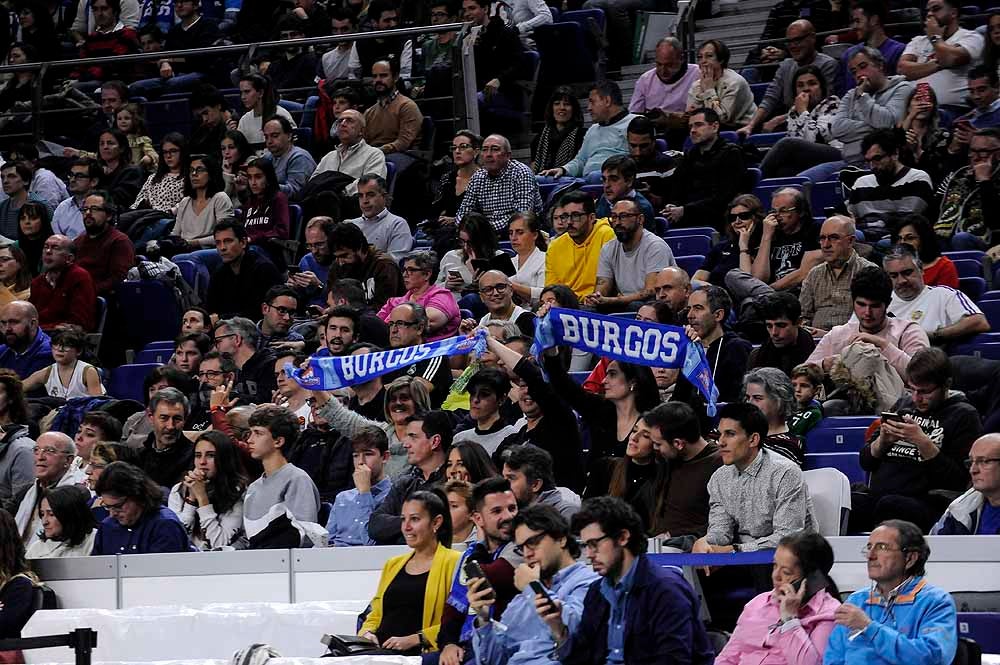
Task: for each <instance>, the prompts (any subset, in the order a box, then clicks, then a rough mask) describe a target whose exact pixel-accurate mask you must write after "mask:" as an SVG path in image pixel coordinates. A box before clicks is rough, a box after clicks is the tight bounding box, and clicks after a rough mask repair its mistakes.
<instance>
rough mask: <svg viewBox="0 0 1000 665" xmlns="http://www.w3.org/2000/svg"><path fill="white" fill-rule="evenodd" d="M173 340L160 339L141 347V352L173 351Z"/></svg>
mask: <svg viewBox="0 0 1000 665" xmlns="http://www.w3.org/2000/svg"><path fill="white" fill-rule="evenodd" d="M173 348H174V340H172V339H161V340H157V341H155V342H150V343H149V344H147V345H146V346H144V347H142V350H143V351H149V350H150V349H171V350H172V349H173Z"/></svg>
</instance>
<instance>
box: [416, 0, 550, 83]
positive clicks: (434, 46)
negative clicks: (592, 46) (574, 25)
mask: <svg viewBox="0 0 1000 665" xmlns="http://www.w3.org/2000/svg"><path fill="white" fill-rule="evenodd" d="M458 4H459V3H458V2H456V1H455V0H432V2H431V3H430V7H429V9H430V17H431V25H446V24H448V23H456V22H458V16H457V14H456V11H457V9H458ZM546 9H548V7H546ZM549 14H550V15H551V12H549ZM457 36H458V33H457V32H439V33H437V34H436V35H430V36H428V37H427V38H426V39H424V41H423V43H422V44H421V50H422V52H423V56H424V71H425V72H428V73H429V72H430V71H431V70H432V69H435V68H440V69H441V70H443V71H446V72H448V73H449V74H450V73H451V63H452V60H451V59H452V53H453V52H454V50H455V49H456V41H455V37H457ZM429 96H433V95H429Z"/></svg>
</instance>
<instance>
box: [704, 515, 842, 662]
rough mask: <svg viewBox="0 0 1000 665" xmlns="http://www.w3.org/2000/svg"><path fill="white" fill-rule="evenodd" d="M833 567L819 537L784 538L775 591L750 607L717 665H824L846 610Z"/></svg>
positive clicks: (803, 533)
mask: <svg viewBox="0 0 1000 665" xmlns="http://www.w3.org/2000/svg"><path fill="white" fill-rule="evenodd" d="M832 567H833V548H831V547H830V543H828V542H827V540H826V538H824V537H823V536H821V535H819V534H818V533H815V532H812V531H800V532H798V533H795V534H792V535H791V536H785V537H784V538H782V539H781V541H780V542H779V543H778V549H777V550H775V552H774V568H773V570H772V571H771V582H772V584H773V585H774V589H773V590H772V591H767V592H765V593H762V594H760V595H759V596H757V597H756V598H754V599H753V600H751V601H750V602H749V603H747V604H746V607H744V608H743V613H742V614H740V618H739V620H738V621H737V622H736V629H735V630H734V631H733V635H732V637H730V638H729V642H727V643H726V646H725V648H724V649H723V650H722V652H721V653H720V654H719V655H718V656H716V657H715V663H716V665H740V663H775V664H777V663H788V665H820V664H821V663H822V662H823V654H824V652H825V651H826V644H827V642H828V641H829V639H830V633H831V632H832V631H833V626H834V620H833V613H834V611H835V610H836V609H837V608H838V607H839V606H840V601H839V600H837V598H838V597H839V596H840V591H839V590H838V589H837V585H836V584H835V583H834V581H833V580H832V579H831V578H830V569H831V568H832Z"/></svg>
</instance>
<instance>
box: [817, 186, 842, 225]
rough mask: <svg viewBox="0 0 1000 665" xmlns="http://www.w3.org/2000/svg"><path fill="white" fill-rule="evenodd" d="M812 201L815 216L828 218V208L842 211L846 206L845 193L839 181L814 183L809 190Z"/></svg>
mask: <svg viewBox="0 0 1000 665" xmlns="http://www.w3.org/2000/svg"><path fill="white" fill-rule="evenodd" d="M809 196H810V199H811V200H812V211H813V215H815V216H817V217H819V216H820V215H822V216H823V217H824V218H825V217H826V209H827V208H835V209H838V210H839V209H841V208H842V207H843V204H844V193H843V190H842V189H841V187H840V182H839V181H837V180H828V181H826V182H817V183H813V186H812V187H811V188H810V189H809Z"/></svg>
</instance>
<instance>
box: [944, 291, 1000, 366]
mask: <svg viewBox="0 0 1000 665" xmlns="http://www.w3.org/2000/svg"><path fill="white" fill-rule="evenodd" d="M982 302H983V301H980V305H982ZM980 308H981V307H980ZM998 343H1000V332H988V333H982V334H979V335H976V336H975V337H973V338H972V339H970V340H968V341H965V342H963V343H961V344H956V345H954V346H952V347H951V349H950V350H949V355H952V356H971V355H974V354H975V352H976V347H978V346H982V345H983V344H998Z"/></svg>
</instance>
